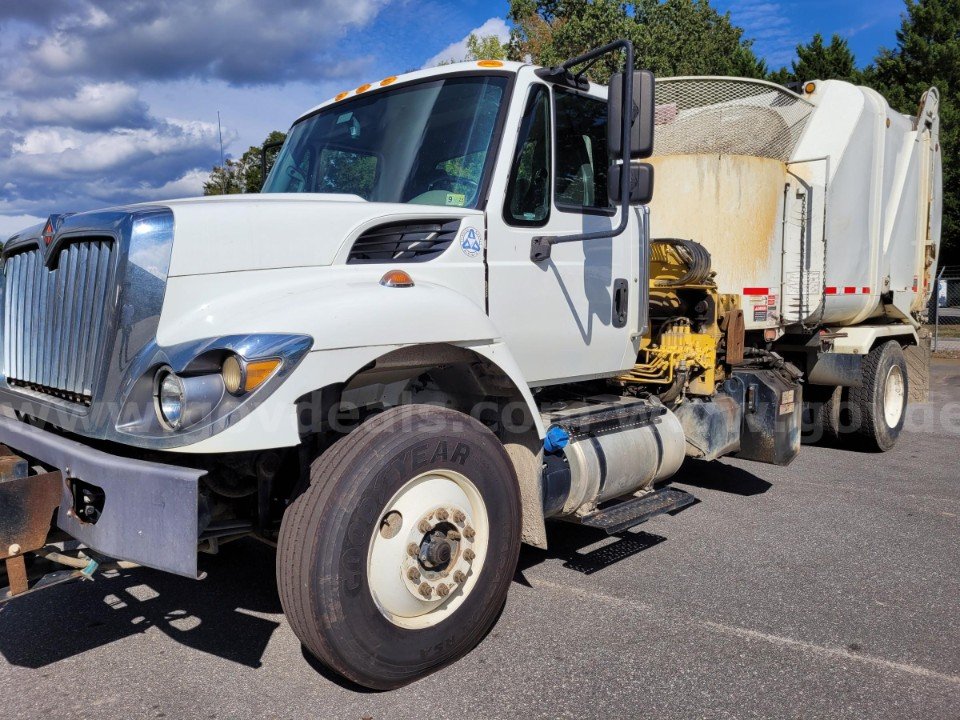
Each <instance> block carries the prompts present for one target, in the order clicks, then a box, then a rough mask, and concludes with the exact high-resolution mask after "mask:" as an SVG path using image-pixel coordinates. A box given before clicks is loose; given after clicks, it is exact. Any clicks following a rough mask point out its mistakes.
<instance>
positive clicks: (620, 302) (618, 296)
mask: <svg viewBox="0 0 960 720" xmlns="http://www.w3.org/2000/svg"><path fill="white" fill-rule="evenodd" d="M629 297H630V284H629V283H628V282H627V281H626V280H624V279H623V278H620V279H618V280H614V281H613V326H614V327H615V328H622V327H624V326H625V325H626V324H627V309H628V308H629V303H628V302H627V300H628V299H629Z"/></svg>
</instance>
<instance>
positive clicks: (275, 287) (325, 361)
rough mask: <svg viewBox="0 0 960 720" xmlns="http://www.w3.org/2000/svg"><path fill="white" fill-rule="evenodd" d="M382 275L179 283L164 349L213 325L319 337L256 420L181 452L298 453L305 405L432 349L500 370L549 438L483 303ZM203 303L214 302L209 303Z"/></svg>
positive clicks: (334, 271)
mask: <svg viewBox="0 0 960 720" xmlns="http://www.w3.org/2000/svg"><path fill="white" fill-rule="evenodd" d="M308 270H309V269H308ZM344 270H347V271H346V272H345V271H344ZM358 270H359V272H358ZM382 274H383V266H376V267H373V268H369V269H367V268H363V269H359V268H349V269H341V268H337V267H331V268H325V269H324V270H323V271H322V273H319V274H318V273H316V272H315V271H314V272H307V273H304V271H302V270H300V269H296V270H292V271H284V272H278V273H243V275H262V276H263V277H259V278H256V280H254V279H253V278H250V279H249V280H248V281H247V282H244V280H243V279H239V278H237V274H223V275H214V276H204V277H181V278H172V279H171V281H170V285H169V286H168V290H167V300H166V301H165V303H164V313H163V316H162V317H161V320H160V326H159V329H158V333H157V339H158V342H159V344H160V345H163V346H172V345H177V344H180V343H184V342H190V341H194V340H197V339H200V338H203V337H209V336H210V328H211V327H216V328H217V331H218V332H217V334H218V335H232V334H238V333H252V332H269V333H300V334H306V335H310V336H311V337H313V338H314V345H313V348H312V349H311V352H310V353H309V354H308V355H307V357H306V358H304V360H303V361H302V362H301V364H300V366H299V367H298V368H297V369H296V370H295V371H294V372H293V373H292V374H291V375H290V377H289V378H287V380H286V381H285V382H284V383H283V384H282V385H281V386H280V387H279V388H278V389H277V390H276V391H275V392H274V393H273V394H272V395H271V396H270V397H269V398H266V399H265V400H264V401H263V403H262V404H261V405H260V406H259V407H258V408H257V409H256V410H254V411H253V412H252V413H251V414H250V415H249V416H247V417H245V418H244V419H243V420H241V421H239V422H238V423H236V425H233V426H231V427H230V428H228V429H227V430H225V431H223V432H222V433H219V434H218V435H215V436H213V437H210V438H208V439H206V440H202V441H200V442H198V443H195V444H193V445H188V446H185V447H181V448H179V451H181V452H190V453H222V452H237V451H247V450H266V449H272V448H278V447H292V446H295V445H297V444H299V442H300V433H299V426H298V419H297V417H296V402H297V399H298V398H300V397H302V396H304V395H306V394H308V393H311V392H313V391H315V390H318V389H320V388H323V387H326V386H328V385H332V384H334V383H342V382H346V381H347V380H348V379H349V378H351V377H352V376H353V375H355V374H356V373H357V372H358V371H359V370H361V369H362V368H364V367H366V366H368V365H369V364H370V363H372V362H374V361H375V360H377V359H378V358H381V357H383V356H384V355H387V354H389V353H391V352H394V351H396V350H399V349H401V348H405V347H411V346H420V345H432V344H447V345H456V346H459V347H463V348H466V349H469V350H472V351H473V352H475V353H477V354H478V355H480V356H482V357H484V358H485V359H487V360H489V361H490V362H491V363H493V364H494V365H495V366H496V367H497V368H499V369H500V371H501V372H502V373H503V374H504V375H506V376H507V377H508V378H510V381H511V382H512V384H513V385H514V386H515V388H516V391H517V394H518V395H519V397H520V398H522V401H523V403H524V404H525V405H526V406H527V409H528V411H529V413H530V415H531V416H532V418H533V420H534V423H535V427H536V430H537V434H538V436H539V438H542V437H543V435H544V432H545V431H544V428H543V425H542V422H541V420H540V414H539V412H538V410H537V407H536V402H535V401H534V399H533V395H532V393H531V392H530V388H529V386H528V385H527V382H526V380H525V379H524V377H523V375H522V373H521V371H520V369H519V367H518V365H517V363H516V360H515V359H514V357H513V355H512V353H511V352H510V350H509V348H508V347H507V346H506V345H505V344H504V343H503V341H502V340H501V339H500V334H499V332H498V331H497V329H496V327H495V326H494V325H493V323H492V322H491V321H490V318H488V317H487V316H486V314H485V313H484V312H483V310H481V308H480V306H479V305H478V304H476V302H474V301H473V300H472V299H471V298H468V297H467V296H465V295H463V294H461V293H458V292H456V291H454V290H452V289H450V288H447V287H444V286H442V285H438V284H434V283H430V282H419V283H418V284H417V285H416V286H415V287H411V288H387V287H383V286H381V285H380V284H379V279H380V277H381V276H382ZM318 275H320V277H318ZM238 280H239V281H238ZM228 284H229V290H228V289H227V285H228ZM244 286H246V287H247V288H248V289H246V290H244V289H243V288H244ZM481 287H482V286H481ZM249 288H252V289H253V292H251V290H250V289H249ZM205 297H206V298H209V300H206V301H204V298H205Z"/></svg>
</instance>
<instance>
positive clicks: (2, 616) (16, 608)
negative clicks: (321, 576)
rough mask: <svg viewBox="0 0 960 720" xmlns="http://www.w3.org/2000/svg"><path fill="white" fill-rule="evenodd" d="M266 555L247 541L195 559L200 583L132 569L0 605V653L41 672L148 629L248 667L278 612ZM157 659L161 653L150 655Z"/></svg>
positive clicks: (270, 556) (257, 658)
mask: <svg viewBox="0 0 960 720" xmlns="http://www.w3.org/2000/svg"><path fill="white" fill-rule="evenodd" d="M274 563H275V554H274V552H273V551H272V550H271V549H270V548H268V547H265V546H263V545H261V544H259V543H256V542H253V541H241V542H238V543H236V544H233V545H228V546H226V547H224V548H223V550H222V551H221V554H220V555H218V556H213V557H210V556H201V570H203V571H205V572H206V573H207V578H206V580H204V581H201V582H198V581H195V580H189V579H187V578H182V577H178V576H175V575H169V574H166V573H161V572H157V571H153V570H147V569H142V568H138V569H136V570H125V571H123V572H121V573H119V574H116V575H115V576H112V577H111V576H98V577H97V579H96V581H95V582H73V583H69V584H66V585H61V586H58V587H54V588H50V589H48V590H44V591H41V592H39V593H37V594H36V595H34V596H30V597H26V598H22V599H19V600H13V601H11V602H10V603H8V604H6V605H4V606H2V607H0V654H2V655H3V657H4V658H5V659H6V660H7V662H9V663H10V664H11V665H17V666H20V667H26V668H34V669H35V668H42V667H46V666H48V665H50V664H52V663H56V662H59V661H60V660H65V659H67V658H70V657H73V656H75V655H79V654H82V653H84V652H86V651H88V650H93V649H95V648H98V647H102V646H105V645H109V644H110V643H113V642H116V641H118V640H122V639H124V638H127V637H130V636H133V635H137V634H142V633H144V632H146V631H147V630H149V629H151V628H156V629H158V630H160V631H161V632H163V633H164V634H166V635H168V636H169V637H171V638H173V639H174V640H176V641H177V642H179V643H181V644H183V645H185V646H187V647H190V648H194V649H196V650H199V651H201V652H205V653H209V654H211V655H215V656H217V657H220V658H223V659H225V660H230V661H232V662H236V663H239V664H240V665H245V666H247V667H251V668H258V667H260V665H261V658H262V657H263V653H264V651H265V650H266V647H267V643H269V641H270V638H271V637H272V635H273V633H274V631H275V630H276V629H277V628H278V627H279V626H280V623H279V622H277V621H276V620H274V619H270V618H266V617H260V615H279V614H280V613H282V610H281V607H280V600H279V597H278V595H277V588H276V579H275V575H274ZM157 652H158V653H159V654H163V652H164V651H163V650H162V649H161V650H158V651H157Z"/></svg>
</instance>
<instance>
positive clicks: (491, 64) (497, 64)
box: [477, 60, 503, 68]
mask: <svg viewBox="0 0 960 720" xmlns="http://www.w3.org/2000/svg"><path fill="white" fill-rule="evenodd" d="M477 66H478V67H487V68H494V67H503V63H502V62H500V61H499V60H480V61H478V62H477Z"/></svg>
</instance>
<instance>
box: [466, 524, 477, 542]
mask: <svg viewBox="0 0 960 720" xmlns="http://www.w3.org/2000/svg"><path fill="white" fill-rule="evenodd" d="M476 535H477V531H476V530H474V529H473V528H472V527H465V528H464V529H463V536H464V537H465V538H466V539H467V540H473V538H474V537H476Z"/></svg>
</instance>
